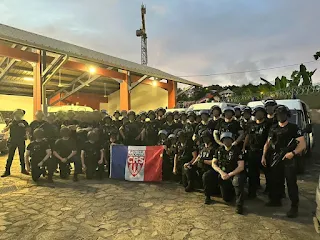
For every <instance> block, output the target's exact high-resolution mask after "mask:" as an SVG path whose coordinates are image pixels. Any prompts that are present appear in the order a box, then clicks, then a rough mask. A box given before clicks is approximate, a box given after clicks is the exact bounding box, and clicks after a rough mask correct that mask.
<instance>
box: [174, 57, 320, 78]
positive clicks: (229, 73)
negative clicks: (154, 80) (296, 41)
mask: <svg viewBox="0 0 320 240" xmlns="http://www.w3.org/2000/svg"><path fill="white" fill-rule="evenodd" d="M314 62H316V60H313V61H308V62H303V63H296V64H289V65H284V66H278V67H270V68H261V69H256V70H247V71H239V72H222V73H209V74H199V75H186V76H178V77H182V78H188V77H210V76H218V75H232V74H240V73H251V72H260V71H266V70H272V69H278V68H287V67H293V66H297V65H300V64H307V63H314Z"/></svg>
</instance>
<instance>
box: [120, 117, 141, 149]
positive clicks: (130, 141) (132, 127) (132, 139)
mask: <svg viewBox="0 0 320 240" xmlns="http://www.w3.org/2000/svg"><path fill="white" fill-rule="evenodd" d="M140 130H141V129H140V124H139V123H137V122H135V121H133V122H127V123H125V124H123V132H124V136H125V139H124V145H127V146H136V145H137V144H138V143H139V141H138V140H136V138H137V137H138V136H139V134H140V133H141V131H140Z"/></svg>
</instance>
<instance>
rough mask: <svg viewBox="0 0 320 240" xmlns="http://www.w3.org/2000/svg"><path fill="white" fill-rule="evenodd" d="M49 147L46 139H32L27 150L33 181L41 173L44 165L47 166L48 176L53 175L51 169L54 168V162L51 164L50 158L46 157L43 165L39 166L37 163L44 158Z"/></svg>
mask: <svg viewBox="0 0 320 240" xmlns="http://www.w3.org/2000/svg"><path fill="white" fill-rule="evenodd" d="M48 149H50V144H49V142H48V141H47V140H45V139H43V140H42V141H39V142H38V141H32V142H31V143H30V144H29V145H28V147H27V150H28V151H30V163H31V176H32V179H33V181H35V182H36V181H37V180H38V179H39V178H40V176H41V174H43V172H44V169H43V167H44V166H47V167H48V172H49V176H52V175H53V171H54V170H55V168H54V164H52V161H51V160H52V159H50V158H49V159H48V160H47V161H45V163H44V164H43V167H41V168H40V167H39V166H38V164H39V163H40V162H41V161H42V160H43V159H44V157H45V156H46V155H47V150H48Z"/></svg>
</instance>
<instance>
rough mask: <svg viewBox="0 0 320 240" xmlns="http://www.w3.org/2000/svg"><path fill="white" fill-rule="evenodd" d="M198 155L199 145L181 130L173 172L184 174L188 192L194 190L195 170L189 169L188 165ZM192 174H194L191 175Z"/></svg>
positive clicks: (183, 180)
mask: <svg viewBox="0 0 320 240" xmlns="http://www.w3.org/2000/svg"><path fill="white" fill-rule="evenodd" d="M196 157H197V147H196V146H195V144H194V142H193V141H192V139H189V138H188V137H187V134H186V133H185V132H183V131H180V132H179V134H178V144H177V152H176V154H175V156H174V164H173V174H175V175H177V176H180V175H182V179H181V181H182V184H183V186H184V187H185V190H186V192H190V191H192V190H193V187H194V186H193V183H194V179H195V177H194V174H195V172H194V171H188V170H187V166H191V164H192V163H193V162H194V160H195V159H196ZM191 174H192V176H191Z"/></svg>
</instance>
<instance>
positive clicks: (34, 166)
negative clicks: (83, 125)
mask: <svg viewBox="0 0 320 240" xmlns="http://www.w3.org/2000/svg"><path fill="white" fill-rule="evenodd" d="M41 160H42V159H40V160H37V159H31V161H30V166H31V177H32V180H33V181H35V182H36V181H38V180H39V178H40V176H41V175H42V174H43V173H44V172H45V169H46V168H47V170H48V178H49V179H50V178H51V179H52V176H53V173H54V171H55V169H56V167H55V162H54V159H53V158H49V159H48V160H47V161H45V163H44V164H43V165H42V167H39V166H38V164H39V162H40V161H41Z"/></svg>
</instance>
